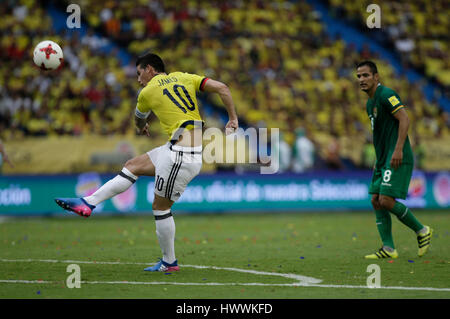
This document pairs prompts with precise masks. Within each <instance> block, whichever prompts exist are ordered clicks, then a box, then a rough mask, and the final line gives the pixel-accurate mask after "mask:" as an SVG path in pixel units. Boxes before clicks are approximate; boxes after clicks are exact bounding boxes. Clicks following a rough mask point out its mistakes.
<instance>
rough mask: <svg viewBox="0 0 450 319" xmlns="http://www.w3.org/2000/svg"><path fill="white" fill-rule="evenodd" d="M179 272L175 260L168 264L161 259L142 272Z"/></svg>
mask: <svg viewBox="0 0 450 319" xmlns="http://www.w3.org/2000/svg"><path fill="white" fill-rule="evenodd" d="M178 270H180V267H178V262H177V261H176V260H175V261H174V262H173V263H171V264H169V263H166V262H165V261H163V260H162V258H160V259H159V261H158V262H157V263H156V264H155V265H154V266H151V267H147V268H145V269H144V271H164V272H168V271H178Z"/></svg>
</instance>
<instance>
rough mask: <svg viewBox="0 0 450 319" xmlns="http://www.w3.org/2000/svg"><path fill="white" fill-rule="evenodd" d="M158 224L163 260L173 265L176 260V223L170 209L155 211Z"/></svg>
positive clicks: (157, 231) (157, 230)
mask: <svg viewBox="0 0 450 319" xmlns="http://www.w3.org/2000/svg"><path fill="white" fill-rule="evenodd" d="M153 215H155V224H156V236H157V237H158V241H159V247H161V251H162V253H163V258H162V259H163V260H164V261H165V262H166V263H169V264H172V263H173V262H174V261H175V260H176V258H175V221H174V220H173V216H172V213H171V212H170V209H168V210H154V211H153Z"/></svg>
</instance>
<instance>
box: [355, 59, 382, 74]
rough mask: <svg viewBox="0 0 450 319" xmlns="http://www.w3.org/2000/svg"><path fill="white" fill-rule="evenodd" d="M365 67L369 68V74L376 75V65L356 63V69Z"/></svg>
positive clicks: (367, 62)
mask: <svg viewBox="0 0 450 319" xmlns="http://www.w3.org/2000/svg"><path fill="white" fill-rule="evenodd" d="M365 65H367V66H368V67H369V69H370V72H372V74H377V73H378V69H377V65H376V64H375V63H374V62H372V61H363V62H360V63H358V65H357V66H356V68H357V69H358V68H360V67H362V66H365Z"/></svg>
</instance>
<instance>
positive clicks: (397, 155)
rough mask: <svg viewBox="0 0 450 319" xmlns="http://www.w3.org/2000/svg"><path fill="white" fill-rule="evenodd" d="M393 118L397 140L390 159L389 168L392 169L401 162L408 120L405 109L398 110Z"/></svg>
mask: <svg viewBox="0 0 450 319" xmlns="http://www.w3.org/2000/svg"><path fill="white" fill-rule="evenodd" d="M394 117H395V118H396V119H397V120H398V138H397V144H396V145H395V150H394V153H393V154H392V157H391V163H390V164H391V167H393V168H394V169H395V168H397V167H399V166H400V164H401V163H402V160H403V145H404V144H405V141H406V137H407V136H408V129H409V118H408V113H406V111H405V109H403V108H402V109H400V110H398V111H397V112H396V113H395V114H394Z"/></svg>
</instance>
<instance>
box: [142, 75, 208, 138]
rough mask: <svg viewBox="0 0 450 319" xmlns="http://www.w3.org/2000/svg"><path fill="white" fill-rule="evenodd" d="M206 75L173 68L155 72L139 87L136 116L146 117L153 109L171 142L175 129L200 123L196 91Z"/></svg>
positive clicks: (176, 131) (175, 133) (200, 86)
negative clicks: (172, 70)
mask: <svg viewBox="0 0 450 319" xmlns="http://www.w3.org/2000/svg"><path fill="white" fill-rule="evenodd" d="M207 80H208V78H206V77H203V76H199V75H196V74H189V73H183V72H172V73H169V74H158V75H156V76H155V77H153V78H152V79H151V80H150V81H149V82H148V83H147V85H146V86H145V87H144V88H143V89H142V90H141V92H140V93H139V96H138V101H137V106H136V113H135V114H136V116H137V117H139V118H142V119H145V118H147V117H148V116H149V115H150V113H151V112H153V113H155V115H156V117H157V118H158V119H159V122H160V123H161V127H162V128H163V130H164V131H165V132H166V133H167V134H168V135H169V139H170V140H171V142H174V141H176V140H177V134H178V133H180V131H179V130H178V129H183V128H186V129H192V128H194V127H201V126H202V125H203V121H202V118H201V116H200V112H199V110H198V103H197V97H196V93H197V92H198V91H201V90H202V89H203V86H204V84H205V82H206V81H207Z"/></svg>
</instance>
